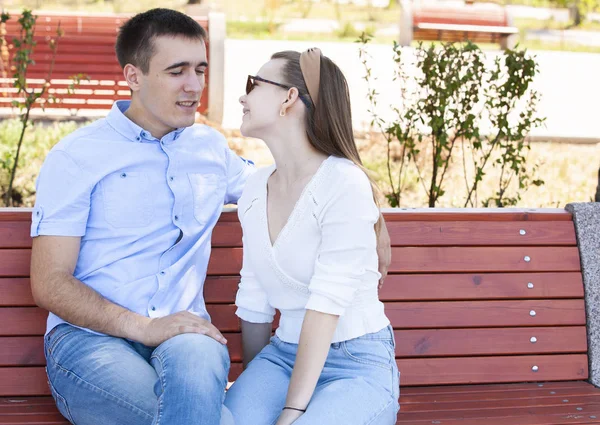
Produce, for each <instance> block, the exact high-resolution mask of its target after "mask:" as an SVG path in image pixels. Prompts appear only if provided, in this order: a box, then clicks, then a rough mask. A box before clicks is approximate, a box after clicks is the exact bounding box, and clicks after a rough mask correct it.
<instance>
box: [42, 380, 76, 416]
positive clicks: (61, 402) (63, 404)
mask: <svg viewBox="0 0 600 425" xmlns="http://www.w3.org/2000/svg"><path fill="white" fill-rule="evenodd" d="M46 373H47V370H46ZM48 386H49V387H50V392H51V393H52V398H54V402H55V403H56V408H57V409H58V411H59V412H60V414H61V415H63V416H64V417H65V418H67V420H68V421H69V422H71V423H72V424H75V422H74V421H73V417H72V416H71V412H70V411H69V406H68V404H67V400H65V398H64V397H63V396H61V395H60V393H59V392H58V391H57V390H56V388H55V387H54V385H52V381H50V378H48Z"/></svg>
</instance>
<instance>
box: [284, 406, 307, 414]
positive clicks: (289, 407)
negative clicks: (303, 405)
mask: <svg viewBox="0 0 600 425" xmlns="http://www.w3.org/2000/svg"><path fill="white" fill-rule="evenodd" d="M282 410H294V411H296V412H302V413H304V412H306V409H300V408H298V407H293V406H285V407H284V408H283V409H282Z"/></svg>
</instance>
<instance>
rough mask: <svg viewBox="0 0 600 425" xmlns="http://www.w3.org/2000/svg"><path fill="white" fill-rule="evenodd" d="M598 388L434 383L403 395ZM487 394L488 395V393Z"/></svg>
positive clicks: (564, 383)
mask: <svg viewBox="0 0 600 425" xmlns="http://www.w3.org/2000/svg"><path fill="white" fill-rule="evenodd" d="M590 389H593V390H596V387H594V386H593V385H591V384H589V383H587V382H585V381H562V382H536V383H532V382H527V383H516V384H474V385H444V386H440V385H432V386H427V387H408V388H406V390H405V391H403V392H402V395H408V396H410V397H412V396H421V395H435V396H436V397H437V396H438V395H440V396H445V395H452V394H456V395H461V396H462V395H465V394H467V395H468V394H470V395H471V396H472V397H479V395H480V394H492V395H493V394H495V393H498V392H504V391H523V394H527V393H530V392H532V391H538V390H539V391H548V392H550V391H559V390H561V391H563V390H564V391H573V392H574V394H587V393H586V392H585V391H587V390H590ZM486 396H487V395H486Z"/></svg>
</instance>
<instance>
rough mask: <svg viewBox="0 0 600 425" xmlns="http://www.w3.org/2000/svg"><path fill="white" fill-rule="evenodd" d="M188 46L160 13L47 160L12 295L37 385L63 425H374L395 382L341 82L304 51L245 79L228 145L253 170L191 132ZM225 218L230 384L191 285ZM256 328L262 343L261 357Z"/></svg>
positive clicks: (366, 188) (393, 399) (123, 52)
mask: <svg viewBox="0 0 600 425" xmlns="http://www.w3.org/2000/svg"><path fill="white" fill-rule="evenodd" d="M205 40H206V34H205V32H204V30H203V29H202V28H201V27H200V25H198V23H197V22H196V21H194V20H193V19H191V18H190V17H188V16H186V15H184V14H181V13H179V12H175V11H172V10H167V9H154V10H150V11H148V12H145V13H142V14H139V15H136V16H135V17H133V18H132V19H130V20H129V21H128V22H127V23H125V24H124V25H123V27H122V28H121V29H120V32H119V35H118V39H117V44H116V54H117V57H118V59H119V62H120V64H121V66H122V67H123V72H124V76H125V78H126V80H127V83H128V85H129V87H130V89H131V92H132V99H131V102H129V101H119V102H116V103H115V104H114V105H113V108H112V110H111V111H110V113H109V115H108V116H107V117H106V118H105V119H102V120H99V121H96V122H94V123H93V124H90V125H88V126H86V127H84V128H81V129H79V130H77V131H75V132H74V133H73V134H71V135H70V136H68V137H66V138H65V139H63V140H62V141H61V142H59V143H58V144H57V145H56V146H55V147H54V148H53V149H52V151H51V152H50V153H49V155H48V156H47V158H46V161H45V162H44V165H43V167H42V169H41V172H40V176H39V180H38V182H37V199H36V204H35V208H34V210H33V219H32V228H31V236H32V237H33V238H34V241H33V250H32V260H31V285H32V291H33V295H34V298H35V301H36V303H37V304H39V305H40V306H41V307H44V308H45V309H47V310H49V311H50V315H49V317H48V323H47V330H46V335H45V354H46V359H47V373H48V378H49V383H50V387H51V390H52V394H53V396H54V399H55V401H56V404H57V406H58V409H59V410H60V412H61V413H62V414H63V415H64V416H65V417H66V418H67V419H68V420H69V421H70V422H72V423H75V424H78V425H89V424H102V425H105V424H132V425H136V424H169V425H174V424H178V425H179V424H206V425H218V424H220V423H221V424H233V423H235V424H237V425H243V424H248V425H262V424H264V425H271V424H277V425H286V424H292V423H294V424H296V425H305V424H310V425H315V424H327V425H335V424H344V425H351V424H356V425H363V424H372V425H391V424H395V422H396V415H397V412H398V408H399V406H398V396H399V374H398V370H397V366H396V362H395V356H394V339H393V332H392V329H391V326H390V322H389V320H388V318H387V317H386V316H385V314H384V309H383V304H382V303H381V302H380V301H379V297H378V286H379V285H380V283H382V282H383V278H384V277H385V274H386V273H387V268H388V266H389V263H390V252H391V249H390V247H389V235H388V234H387V229H386V227H385V223H384V222H383V220H382V218H381V215H380V213H379V208H378V206H377V201H376V199H375V195H374V193H375V191H374V190H373V185H372V182H371V181H370V180H369V177H368V176H367V174H366V172H365V170H364V168H363V166H362V165H361V160H360V157H359V155H358V151H357V148H356V145H355V142H354V138H353V132H352V122H351V114H350V100H349V93H348V87H347V84H346V80H345V78H344V76H343V75H342V73H341V71H340V70H339V68H338V67H337V66H336V65H335V64H334V63H333V62H332V61H331V60H330V59H328V58H327V57H325V56H323V55H321V52H320V51H319V50H318V49H310V50H308V51H306V52H304V53H302V54H300V53H297V52H290V51H288V52H280V53H276V54H275V55H273V57H272V59H271V60H270V61H269V62H267V63H266V64H265V65H264V66H263V67H262V68H261V69H260V70H259V72H258V74H257V75H256V76H249V77H248V81H247V86H246V93H245V94H244V95H243V96H242V97H241V98H240V103H241V104H242V106H243V113H244V117H243V124H242V127H241V131H242V133H243V134H244V135H245V136H249V137H256V138H260V139H262V140H264V141H265V143H266V144H267V146H268V147H269V149H270V150H271V153H272V154H273V157H274V158H275V164H276V165H273V166H271V167H267V168H264V169H260V170H255V168H254V166H253V164H252V163H251V162H250V161H246V160H244V159H242V158H240V157H238V156H236V155H235V154H234V153H233V152H232V151H230V150H229V149H228V147H227V143H226V140H225V138H224V137H223V136H222V135H221V134H219V133H218V132H216V131H215V130H213V129H211V128H209V127H206V126H202V125H194V120H195V114H196V110H197V108H198V101H199V99H200V97H201V94H202V91H203V89H204V73H205V70H206V67H207V57H206V46H205ZM228 203H237V204H238V215H239V219H240V222H241V223H242V228H243V243H244V257H243V267H242V271H241V282H240V285H239V290H238V293H237V297H236V305H237V313H236V314H237V315H238V316H239V318H240V319H241V323H242V341H243V352H244V366H245V370H244V372H243V373H242V375H241V376H240V377H239V379H238V380H237V381H236V382H235V383H234V385H233V386H232V387H231V388H230V389H229V391H227V393H225V388H226V385H227V376H228V372H229V355H228V351H227V341H226V340H225V338H224V337H223V335H222V334H221V333H220V332H219V330H218V329H216V328H215V327H214V326H213V325H212V324H211V322H210V318H209V315H208V313H207V311H206V308H205V303H204V299H203V285H204V280H205V277H206V272H207V265H208V261H209V257H210V252H211V234H212V230H213V228H214V226H215V224H216V222H217V220H218V218H219V215H220V213H221V210H222V207H223V205H224V204H228ZM275 309H278V310H279V311H280V313H281V317H280V321H279V327H278V328H277V331H276V334H275V336H273V337H271V330H272V322H273V320H274V313H275Z"/></svg>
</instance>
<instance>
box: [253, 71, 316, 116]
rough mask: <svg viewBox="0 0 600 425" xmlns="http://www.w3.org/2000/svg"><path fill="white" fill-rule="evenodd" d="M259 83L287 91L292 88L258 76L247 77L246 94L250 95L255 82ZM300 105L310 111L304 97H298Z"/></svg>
mask: <svg viewBox="0 0 600 425" xmlns="http://www.w3.org/2000/svg"><path fill="white" fill-rule="evenodd" d="M257 81H261V82H263V83H267V84H273V85H274V86H277V87H281V88H283V89H286V90H289V89H291V88H293V86H288V85H286V84H281V83H276V82H275V81H271V80H265V79H264V78H261V77H259V76H258V75H248V80H246V94H250V92H251V91H252V90H254V87H256V82H257ZM298 97H299V98H300V100H301V101H302V103H304V104H305V105H306V107H307V108H309V109H310V107H311V103H310V101H309V100H307V99H305V98H304V96H302V95H298Z"/></svg>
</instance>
